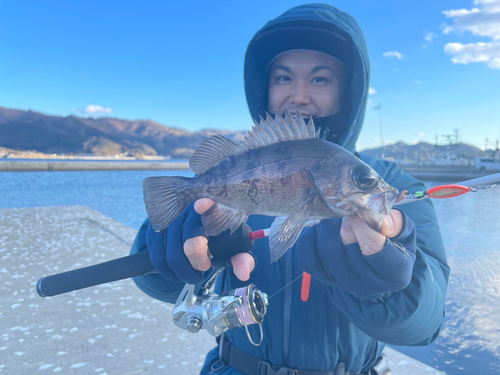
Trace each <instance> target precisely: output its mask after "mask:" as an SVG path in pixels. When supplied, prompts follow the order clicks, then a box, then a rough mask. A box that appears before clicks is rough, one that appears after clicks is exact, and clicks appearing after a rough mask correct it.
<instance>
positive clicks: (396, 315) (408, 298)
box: [329, 201, 449, 346]
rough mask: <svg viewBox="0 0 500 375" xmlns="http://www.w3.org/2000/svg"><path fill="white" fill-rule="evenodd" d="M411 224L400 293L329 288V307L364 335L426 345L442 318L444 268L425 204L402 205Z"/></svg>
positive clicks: (439, 243) (438, 238)
mask: <svg viewBox="0 0 500 375" xmlns="http://www.w3.org/2000/svg"><path fill="white" fill-rule="evenodd" d="M402 209H403V210H404V211H405V213H406V215H408V217H410V218H412V220H413V221H414V222H415V225H416V230H417V251H416V258H415V265H414V267H413V273H412V277H411V281H410V284H409V285H408V286H407V287H406V288H404V289H403V290H400V291H397V292H390V293H386V294H382V295H376V296H362V295H355V294H353V293H349V292H345V291H342V290H340V289H337V288H334V287H329V293H330V296H331V298H332V301H333V303H334V304H335V305H336V306H337V307H338V308H339V309H340V310H341V311H342V312H343V313H344V314H345V315H346V316H347V317H348V318H349V319H350V320H351V321H352V322H353V323H354V324H355V325H356V326H357V327H358V328H360V329H361V330H362V331H363V332H365V333H366V334H368V335H370V336H371V337H373V338H375V339H377V340H379V341H382V342H385V343H388V344H393V345H403V346H412V345H427V344H429V343H431V342H432V341H434V340H435V339H436V338H437V336H438V334H439V331H440V329H441V325H442V323H443V320H444V308H445V298H446V289H447V285H448V276H449V268H448V265H447V263H446V257H445V254H444V248H443V244H442V240H441V234H440V232H439V226H438V224H437V222H436V220H435V217H434V210H433V208H432V206H431V202H430V201H422V202H418V203H412V204H411V205H408V207H402Z"/></svg>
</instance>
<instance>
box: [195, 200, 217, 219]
mask: <svg viewBox="0 0 500 375" xmlns="http://www.w3.org/2000/svg"><path fill="white" fill-rule="evenodd" d="M214 204H215V202H214V201H213V200H211V199H210V198H201V199H198V200H197V201H196V202H195V203H194V210H195V211H196V212H197V213H198V214H200V215H203V214H204V213H205V212H207V211H208V210H209V209H210V208H211V207H212V206H213V205H214Z"/></svg>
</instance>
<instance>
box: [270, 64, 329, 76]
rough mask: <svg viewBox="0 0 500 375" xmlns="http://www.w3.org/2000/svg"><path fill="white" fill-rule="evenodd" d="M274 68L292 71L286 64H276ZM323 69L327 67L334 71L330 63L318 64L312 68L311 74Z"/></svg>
mask: <svg viewBox="0 0 500 375" xmlns="http://www.w3.org/2000/svg"><path fill="white" fill-rule="evenodd" d="M274 69H281V70H284V71H285V72H288V73H291V72H292V69H290V68H289V67H288V66H286V65H278V66H275V67H274ZM323 69H327V70H330V71H332V72H333V69H332V68H330V67H329V66H328V65H318V66H316V67H314V68H312V69H311V74H312V73H316V72H319V71H320V70H323Z"/></svg>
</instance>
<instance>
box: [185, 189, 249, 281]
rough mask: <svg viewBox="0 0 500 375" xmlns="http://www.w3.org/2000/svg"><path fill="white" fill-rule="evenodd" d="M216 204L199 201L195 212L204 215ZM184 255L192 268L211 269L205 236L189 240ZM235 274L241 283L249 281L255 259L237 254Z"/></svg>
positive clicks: (209, 201)
mask: <svg viewBox="0 0 500 375" xmlns="http://www.w3.org/2000/svg"><path fill="white" fill-rule="evenodd" d="M214 204H215V202H214V201H213V200H211V199H208V198H202V199H198V200H197V201H196V202H195V204H194V210H195V211H196V212H197V213H198V214H200V215H203V214H204V213H205V212H206V211H208V210H209V209H210V208H211V207H212V206H213V205H214ZM184 254H186V257H187V258H188V260H189V263H190V264H191V266H192V267H193V268H194V269H195V270H198V271H206V270H208V269H209V268H210V266H211V263H210V249H209V248H208V240H207V238H206V237H205V236H200V237H193V238H189V239H187V240H186V241H185V242H184ZM231 264H232V265H233V272H234V274H235V275H236V277H237V278H238V279H240V280H241V281H247V280H248V279H249V278H250V273H251V272H252V271H253V269H254V267H255V260H254V258H253V257H252V256H251V255H250V254H248V253H240V254H236V255H234V256H233V257H232V258H231Z"/></svg>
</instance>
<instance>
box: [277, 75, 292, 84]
mask: <svg viewBox="0 0 500 375" xmlns="http://www.w3.org/2000/svg"><path fill="white" fill-rule="evenodd" d="M275 80H276V82H278V83H285V82H290V81H291V80H292V79H291V78H290V77H289V76H285V75H281V76H276V78H275Z"/></svg>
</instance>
